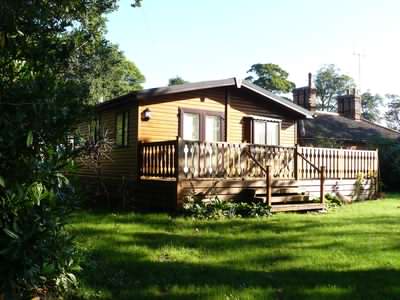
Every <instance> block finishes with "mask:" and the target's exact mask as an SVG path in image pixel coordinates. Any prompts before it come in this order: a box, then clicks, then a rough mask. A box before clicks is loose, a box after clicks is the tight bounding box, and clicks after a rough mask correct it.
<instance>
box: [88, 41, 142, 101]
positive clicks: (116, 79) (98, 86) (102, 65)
mask: <svg viewBox="0 0 400 300" xmlns="http://www.w3.org/2000/svg"><path fill="white" fill-rule="evenodd" d="M92 60H93V62H94V72H92V73H89V74H87V75H88V78H87V80H88V81H89V82H90V92H89V98H90V99H91V100H90V102H92V103H98V102H103V101H106V100H110V99H112V98H114V97H117V96H120V95H123V94H126V93H129V92H132V91H137V90H141V89H142V83H143V82H144V79H145V78H144V76H143V75H142V73H141V72H140V70H139V69H138V68H137V67H136V65H135V64H134V63H133V62H131V61H129V60H128V59H126V57H125V56H124V54H123V53H122V51H120V50H118V47H117V46H116V45H113V44H110V43H109V42H108V41H102V43H100V47H98V48H97V50H96V53H95V55H94V56H93V57H92Z"/></svg>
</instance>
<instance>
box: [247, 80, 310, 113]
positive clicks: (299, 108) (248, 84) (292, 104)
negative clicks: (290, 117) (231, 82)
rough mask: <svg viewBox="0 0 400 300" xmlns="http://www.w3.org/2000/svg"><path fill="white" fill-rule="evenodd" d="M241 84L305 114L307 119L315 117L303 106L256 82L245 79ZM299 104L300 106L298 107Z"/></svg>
mask: <svg viewBox="0 0 400 300" xmlns="http://www.w3.org/2000/svg"><path fill="white" fill-rule="evenodd" d="M241 86H243V87H246V88H247V89H249V90H251V91H253V92H255V93H257V94H259V95H262V96H264V97H267V98H269V99H271V100H273V101H275V102H277V103H279V104H281V105H283V106H285V107H286V108H288V109H290V110H294V111H295V112H297V113H299V114H301V115H302V116H304V117H305V118H306V119H313V118H314V117H313V114H312V112H308V111H306V110H305V109H303V108H302V107H300V106H298V105H297V104H295V103H290V104H288V103H286V101H285V100H284V99H281V98H280V97H279V96H276V95H274V94H273V93H269V92H268V91H267V90H265V89H263V88H260V87H256V86H255V85H254V84H252V83H250V82H248V81H246V80H243V81H241ZM296 106H298V107H296Z"/></svg>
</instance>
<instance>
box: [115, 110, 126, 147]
mask: <svg viewBox="0 0 400 300" xmlns="http://www.w3.org/2000/svg"><path fill="white" fill-rule="evenodd" d="M128 119H129V113H128V112H127V111H126V112H122V113H118V114H117V116H116V125H115V129H116V130H115V144H116V145H117V146H128Z"/></svg>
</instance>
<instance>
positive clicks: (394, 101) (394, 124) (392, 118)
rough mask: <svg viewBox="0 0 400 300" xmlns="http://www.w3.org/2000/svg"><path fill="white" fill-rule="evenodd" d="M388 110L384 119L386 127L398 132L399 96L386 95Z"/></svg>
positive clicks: (399, 128)
mask: <svg viewBox="0 0 400 300" xmlns="http://www.w3.org/2000/svg"><path fill="white" fill-rule="evenodd" d="M386 99H387V100H388V102H389V103H388V110H387V111H386V114H385V119H386V122H387V124H388V126H389V127H390V128H392V129H395V130H400V96H399V95H394V94H387V95H386Z"/></svg>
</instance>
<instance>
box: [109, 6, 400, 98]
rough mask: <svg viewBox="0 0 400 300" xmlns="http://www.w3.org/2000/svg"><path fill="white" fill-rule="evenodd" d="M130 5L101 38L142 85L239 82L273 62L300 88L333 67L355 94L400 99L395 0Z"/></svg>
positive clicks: (399, 17) (399, 10)
mask: <svg viewBox="0 0 400 300" xmlns="http://www.w3.org/2000/svg"><path fill="white" fill-rule="evenodd" d="M131 2H132V1H131V0H121V1H120V3H119V9H118V10H117V11H115V12H113V13H111V14H110V15H108V22H107V29H108V33H107V38H108V39H109V40H111V41H112V42H113V43H116V44H118V45H119V47H120V49H121V50H122V51H123V52H124V53H125V55H126V56H127V57H128V59H130V60H131V61H133V62H135V64H136V65H137V66H138V67H139V69H140V70H141V72H142V73H143V74H144V75H145V77H146V83H145V85H144V86H145V87H146V88H150V87H157V86H165V85H167V83H168V79H169V78H172V77H175V76H177V75H179V76H181V77H182V78H183V79H185V80H187V81H191V82H195V81H202V80H213V79H222V78H228V77H234V76H236V77H239V78H245V77H246V76H247V75H246V71H247V70H248V69H249V68H250V66H251V65H252V64H255V63H274V64H278V65H280V66H281V67H282V68H283V69H284V70H286V71H287V72H289V79H290V80H291V81H293V82H294V83H295V84H296V86H304V85H306V82H307V74H308V72H312V73H316V71H317V70H318V69H319V68H320V67H321V66H322V65H324V64H335V65H336V66H337V67H339V68H340V69H341V71H342V72H343V73H345V74H348V75H350V76H352V77H353V78H354V79H355V80H356V82H357V83H358V84H359V86H360V89H361V92H364V91H366V90H370V91H371V92H373V93H380V94H386V93H395V94H400V84H399V83H400V82H399V77H400V76H399V75H398V73H399V70H400V59H399V54H400V1H399V0H393V1H391V0H363V1H361V0H347V1H345V0H335V1H328V0H319V1H317V0H279V1H277V0H276V1H271V0H246V1H243V0H143V5H142V7H140V8H132V7H131V6H130V3H131ZM355 54H360V62H361V63H360V69H361V72H360V73H359V71H358V70H359V63H358V60H359V57H358V55H355ZM359 75H360V76H359Z"/></svg>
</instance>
